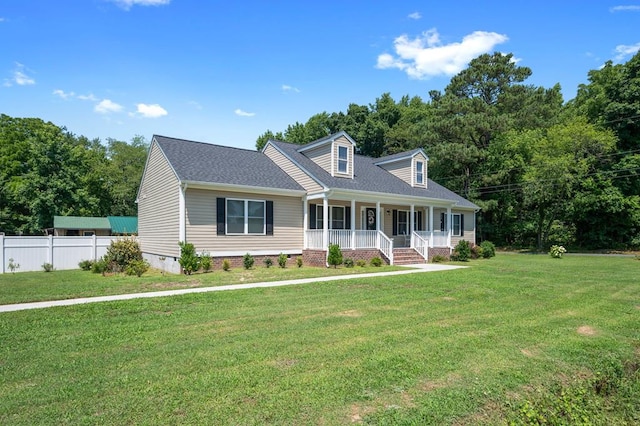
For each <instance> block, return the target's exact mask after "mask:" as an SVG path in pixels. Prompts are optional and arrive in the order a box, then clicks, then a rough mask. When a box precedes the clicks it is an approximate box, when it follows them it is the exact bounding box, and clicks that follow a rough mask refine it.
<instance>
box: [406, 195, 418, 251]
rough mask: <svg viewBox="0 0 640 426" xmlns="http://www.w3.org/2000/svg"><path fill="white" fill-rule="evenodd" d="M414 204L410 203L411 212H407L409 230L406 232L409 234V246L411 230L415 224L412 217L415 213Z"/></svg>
mask: <svg viewBox="0 0 640 426" xmlns="http://www.w3.org/2000/svg"><path fill="white" fill-rule="evenodd" d="M414 212H415V205H413V204H411V212H410V213H409V216H410V217H409V232H408V233H407V234H408V235H409V247H412V248H413V230H414V228H415V226H416V224H415V222H416V219H415V218H414V217H413V216H414V215H415V213H414Z"/></svg>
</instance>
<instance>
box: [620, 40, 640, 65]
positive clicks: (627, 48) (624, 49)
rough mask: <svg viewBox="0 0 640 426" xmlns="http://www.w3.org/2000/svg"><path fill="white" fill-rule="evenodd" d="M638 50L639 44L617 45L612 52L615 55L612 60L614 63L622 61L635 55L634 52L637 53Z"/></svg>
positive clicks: (639, 48)
mask: <svg viewBox="0 0 640 426" xmlns="http://www.w3.org/2000/svg"><path fill="white" fill-rule="evenodd" d="M639 50H640V43H636V44H632V45H625V44H621V45H618V46H616V48H615V49H614V51H615V52H616V53H617V55H616V56H615V57H614V59H615V60H616V61H622V60H623V59H624V58H626V57H627V56H632V55H635V54H636V52H638V51H639Z"/></svg>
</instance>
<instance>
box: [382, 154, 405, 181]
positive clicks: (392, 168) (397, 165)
mask: <svg viewBox="0 0 640 426" xmlns="http://www.w3.org/2000/svg"><path fill="white" fill-rule="evenodd" d="M380 167H382V168H383V169H385V170H386V171H388V172H389V173H391V174H392V175H394V176H395V177H397V178H399V179H402V180H403V181H405V182H406V183H408V184H409V185H411V159H410V158H407V159H406V160H401V161H394V162H393V163H388V164H382V165H380Z"/></svg>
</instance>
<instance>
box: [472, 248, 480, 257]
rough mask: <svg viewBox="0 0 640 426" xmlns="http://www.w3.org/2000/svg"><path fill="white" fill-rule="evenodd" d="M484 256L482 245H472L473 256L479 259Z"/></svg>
mask: <svg viewBox="0 0 640 426" xmlns="http://www.w3.org/2000/svg"><path fill="white" fill-rule="evenodd" d="M481 257H482V247H480V246H471V258H472V259H479V258H481Z"/></svg>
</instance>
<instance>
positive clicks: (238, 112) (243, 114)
mask: <svg viewBox="0 0 640 426" xmlns="http://www.w3.org/2000/svg"><path fill="white" fill-rule="evenodd" d="M233 112H235V113H236V115H239V116H240V117H253V116H254V115H256V113H255V112H246V111H243V110H241V109H240V108H238V109H236V110H235V111H233Z"/></svg>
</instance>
